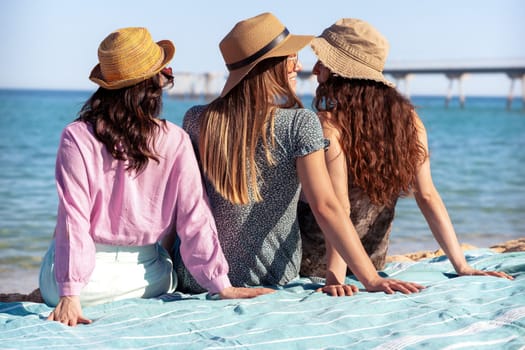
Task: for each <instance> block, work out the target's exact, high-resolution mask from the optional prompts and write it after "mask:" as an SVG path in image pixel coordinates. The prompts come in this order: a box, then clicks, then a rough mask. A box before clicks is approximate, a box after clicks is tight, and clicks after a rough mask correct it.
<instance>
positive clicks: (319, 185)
mask: <svg viewBox="0 0 525 350" xmlns="http://www.w3.org/2000/svg"><path fill="white" fill-rule="evenodd" d="M323 153H324V151H323V150H319V151H316V152H313V153H310V154H308V155H306V156H304V157H299V158H297V172H298V175H299V179H300V181H301V184H302V188H303V191H304V194H305V196H306V198H307V199H308V202H309V203H310V207H311V208H312V211H313V213H314V215H315V218H316V220H317V223H318V224H319V226H320V227H321V229H322V230H323V233H324V235H325V238H326V240H327V241H328V242H329V243H330V244H331V246H333V247H334V248H335V249H336V250H337V252H338V253H339V254H340V255H341V257H342V258H343V260H344V261H345V262H346V263H347V264H348V266H350V268H351V269H352V271H353V272H354V273H355V275H356V276H357V278H358V279H359V281H361V283H363V285H364V286H365V288H366V289H367V290H368V291H384V292H386V293H388V294H391V293H394V292H395V291H400V292H403V293H412V292H418V291H419V290H420V289H421V288H423V286H421V285H418V284H416V283H411V282H404V281H399V280H393V279H386V278H382V277H380V276H379V275H378V274H377V272H376V270H375V268H374V265H373V264H372V262H371V261H370V258H369V257H368V255H367V254H366V252H365V249H364V248H363V245H362V244H361V241H360V239H359V236H358V235H357V232H356V231H355V228H354V226H353V225H352V222H351V221H350V218H349V217H348V213H347V212H345V210H344V209H343V207H342V206H341V204H340V203H339V201H338V199H337V196H336V194H335V192H334V189H333V186H332V183H331V180H330V176H329V175H328V171H327V169H326V164H325V160H324V154H323Z"/></svg>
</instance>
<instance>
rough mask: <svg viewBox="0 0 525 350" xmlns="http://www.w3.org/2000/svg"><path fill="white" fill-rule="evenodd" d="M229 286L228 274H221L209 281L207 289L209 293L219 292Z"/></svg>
mask: <svg viewBox="0 0 525 350" xmlns="http://www.w3.org/2000/svg"><path fill="white" fill-rule="evenodd" d="M231 286H232V284H231V282H230V279H229V278H228V275H222V276H218V277H217V278H214V279H213V280H211V281H210V283H209V288H208V291H209V292H210V293H211V294H215V293H219V292H220V291H221V290H223V289H224V288H229V287H231Z"/></svg>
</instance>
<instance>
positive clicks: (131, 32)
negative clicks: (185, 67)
mask: <svg viewBox="0 0 525 350" xmlns="http://www.w3.org/2000/svg"><path fill="white" fill-rule="evenodd" d="M174 54H175V45H173V43H172V42H171V41H170V40H161V41H158V42H154V41H153V39H152V38H151V34H150V33H149V31H148V30H147V29H146V28H140V27H130V28H122V29H119V30H116V31H114V32H113V33H111V34H109V35H108V36H107V37H106V38H105V39H104V40H103V41H102V42H101V43H100V46H99V47H98V60H99V63H98V64H97V65H96V66H95V68H93V70H92V71H91V74H90V76H89V79H90V80H92V81H93V82H95V83H96V84H98V85H99V86H101V87H103V88H105V89H109V90H115V89H121V88H124V87H128V86H132V85H135V84H137V83H139V82H141V81H143V80H146V79H148V78H151V77H152V76H154V75H155V74H158V73H159V72H160V71H161V70H162V69H163V68H164V67H165V66H166V65H167V64H168V63H169V61H171V59H172V58H173V55H174Z"/></svg>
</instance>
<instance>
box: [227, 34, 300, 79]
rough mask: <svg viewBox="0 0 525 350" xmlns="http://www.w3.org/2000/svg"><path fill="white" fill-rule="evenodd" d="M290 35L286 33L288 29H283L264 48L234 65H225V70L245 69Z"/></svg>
mask: <svg viewBox="0 0 525 350" xmlns="http://www.w3.org/2000/svg"><path fill="white" fill-rule="evenodd" d="M288 35H290V32H289V31H288V28H286V27H285V28H284V30H283V31H282V32H281V34H279V35H277V37H275V39H273V40H272V41H270V42H269V43H268V44H267V45H266V46H264V47H263V48H262V49H260V50H259V51H257V52H256V53H254V54H253V55H251V56H248V57H246V58H245V59H243V60H240V61H237V62H235V63H230V64H226V68H228V70H229V71H232V70H236V69H239V68H242V67H245V66H247V65H249V64H250V63H253V62H255V61H256V60H257V59H259V58H261V57H262V56H264V55H265V54H267V53H268V52H269V51H270V50H272V49H273V48H275V47H276V46H277V45H279V43H280V42H281V41H283V40H284V39H286V37H287V36H288Z"/></svg>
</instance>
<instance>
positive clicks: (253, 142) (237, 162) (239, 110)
mask: <svg viewBox="0 0 525 350" xmlns="http://www.w3.org/2000/svg"><path fill="white" fill-rule="evenodd" d="M296 107H302V104H301V102H300V100H299V98H298V97H297V96H296V95H295V93H294V92H293V90H292V89H291V88H290V86H289V83H288V77H287V68H286V57H274V58H268V59H266V60H264V61H262V62H260V63H259V64H258V65H257V66H255V67H254V69H253V70H252V71H251V72H250V73H249V74H248V75H247V76H246V77H245V78H244V79H243V80H242V81H241V82H240V83H239V84H238V85H236V86H235V87H234V88H233V89H232V90H231V91H230V92H229V93H228V94H227V95H226V96H224V97H222V98H220V97H219V98H217V99H215V100H214V101H213V102H211V103H210V104H209V105H208V106H207V108H206V109H205V111H204V112H203V114H202V117H201V124H200V139H199V153H200V158H201V164H202V168H203V172H204V174H205V176H206V177H207V178H208V180H209V181H210V182H211V183H212V185H213V187H214V188H215V190H216V191H217V193H219V194H220V195H221V196H222V197H224V198H225V199H227V200H228V201H230V202H231V203H233V204H248V203H250V202H252V201H255V202H260V201H261V200H262V199H263V198H262V196H261V193H260V188H259V181H260V180H262V179H260V171H259V168H258V166H257V162H256V157H255V155H256V150H257V147H258V145H259V142H262V147H263V150H264V152H265V155H266V161H267V162H268V164H269V165H273V164H274V158H273V156H272V153H271V151H272V149H273V147H274V133H273V131H274V121H275V120H274V117H275V111H276V109H277V108H296Z"/></svg>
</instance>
